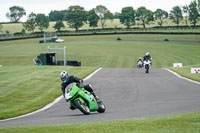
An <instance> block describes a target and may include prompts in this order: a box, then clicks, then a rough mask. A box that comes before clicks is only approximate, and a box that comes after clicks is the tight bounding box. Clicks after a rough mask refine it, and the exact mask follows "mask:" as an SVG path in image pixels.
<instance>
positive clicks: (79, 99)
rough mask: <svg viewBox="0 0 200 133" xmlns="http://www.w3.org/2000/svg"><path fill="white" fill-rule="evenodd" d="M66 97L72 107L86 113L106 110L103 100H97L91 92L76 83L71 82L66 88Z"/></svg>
mask: <svg viewBox="0 0 200 133" xmlns="http://www.w3.org/2000/svg"><path fill="white" fill-rule="evenodd" d="M65 99H66V101H67V102H69V103H70V104H71V106H72V107H74V108H75V109H79V110H80V111H81V112H82V113H83V114H86V115H89V114H90V112H93V111H97V112H99V113H104V112H105V110H106V107H105V105H104V104H103V102H102V101H101V100H99V101H98V102H97V101H96V99H95V98H94V96H93V95H92V94H91V93H90V92H88V91H87V90H85V89H84V88H82V87H78V86H77V84H76V83H71V84H69V85H68V86H67V87H66V88H65Z"/></svg>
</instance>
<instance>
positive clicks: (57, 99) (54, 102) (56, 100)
mask: <svg viewBox="0 0 200 133" xmlns="http://www.w3.org/2000/svg"><path fill="white" fill-rule="evenodd" d="M101 69H102V67H100V68H98V69H97V70H96V71H94V72H93V73H91V74H90V75H88V76H87V77H86V78H84V79H83V80H84V81H85V80H88V79H89V78H91V77H92V76H93V75H94V74H95V73H97V72H98V71H99V70H101ZM62 98H63V95H61V96H59V97H57V98H56V99H55V100H54V101H53V102H51V103H49V104H47V105H46V106H44V107H43V108H41V109H39V110H36V111H34V112H31V113H28V114H25V115H21V116H17V117H13V118H8V119H4V120H0V122H3V121H8V120H15V119H18V118H22V117H26V116H29V115H33V114H36V113H39V112H41V111H44V110H47V109H49V108H50V107H51V106H53V105H54V104H56V103H57V102H59V101H60V100H61V99H62Z"/></svg>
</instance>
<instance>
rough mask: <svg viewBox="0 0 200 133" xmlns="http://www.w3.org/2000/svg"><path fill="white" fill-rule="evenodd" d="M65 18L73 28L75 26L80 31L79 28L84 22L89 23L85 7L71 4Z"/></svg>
mask: <svg viewBox="0 0 200 133" xmlns="http://www.w3.org/2000/svg"><path fill="white" fill-rule="evenodd" d="M65 19H66V21H67V23H68V24H69V26H70V27H71V28H75V29H76V31H78V29H79V28H80V27H82V26H83V24H84V22H85V23H87V12H86V11H85V10H84V8H83V7H80V6H70V7H69V8H68V10H67V14H66V16H65Z"/></svg>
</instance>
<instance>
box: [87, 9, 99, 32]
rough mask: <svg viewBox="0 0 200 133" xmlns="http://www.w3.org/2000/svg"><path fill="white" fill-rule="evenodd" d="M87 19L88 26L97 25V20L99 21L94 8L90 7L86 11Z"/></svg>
mask: <svg viewBox="0 0 200 133" xmlns="http://www.w3.org/2000/svg"><path fill="white" fill-rule="evenodd" d="M88 21H89V26H90V27H93V29H94V27H97V26H98V21H99V16H97V14H96V13H95V9H92V10H90V11H89V12H88Z"/></svg>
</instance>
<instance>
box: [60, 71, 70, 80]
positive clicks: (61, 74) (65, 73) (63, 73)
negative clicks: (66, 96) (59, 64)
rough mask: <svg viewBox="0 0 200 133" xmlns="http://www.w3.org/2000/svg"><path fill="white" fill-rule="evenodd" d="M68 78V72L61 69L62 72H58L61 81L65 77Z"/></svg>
mask: <svg viewBox="0 0 200 133" xmlns="http://www.w3.org/2000/svg"><path fill="white" fill-rule="evenodd" d="M68 78H69V73H68V72H66V71H63V72H61V73H60V79H61V80H62V81H64V80H66V79H68Z"/></svg>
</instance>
